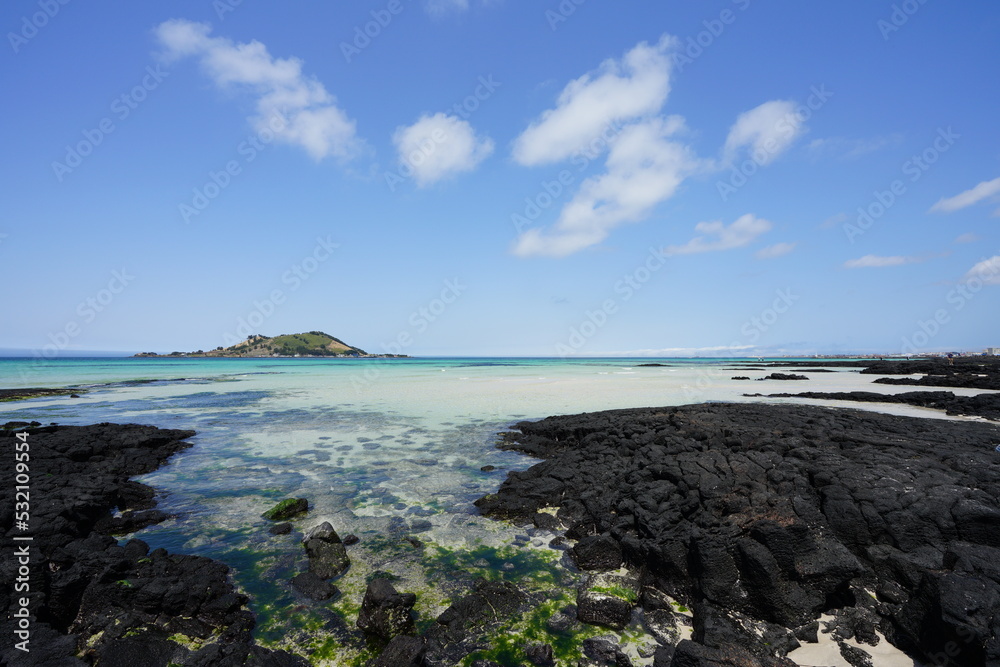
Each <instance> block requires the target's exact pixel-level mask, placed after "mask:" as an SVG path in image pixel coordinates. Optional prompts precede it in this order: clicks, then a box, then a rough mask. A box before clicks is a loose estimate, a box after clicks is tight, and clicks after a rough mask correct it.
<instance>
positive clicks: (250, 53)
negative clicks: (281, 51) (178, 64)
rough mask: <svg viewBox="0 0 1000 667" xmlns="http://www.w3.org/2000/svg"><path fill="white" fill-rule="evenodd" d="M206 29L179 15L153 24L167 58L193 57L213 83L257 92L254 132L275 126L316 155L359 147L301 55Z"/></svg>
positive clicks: (351, 152) (346, 154)
mask: <svg viewBox="0 0 1000 667" xmlns="http://www.w3.org/2000/svg"><path fill="white" fill-rule="evenodd" d="M210 32H211V26H209V25H208V24H205V23H195V22H193V21H187V20H183V19H174V20H170V21H165V22H164V23H161V24H160V25H159V26H157V28H156V30H155V33H156V36H157V39H158V40H159V42H160V44H161V45H163V46H164V47H165V49H166V51H165V53H164V56H165V57H166V58H167V59H168V60H178V59H181V58H186V57H195V58H198V59H199V62H200V63H201V66H202V68H203V69H204V70H205V72H206V73H207V74H208V75H209V76H210V77H211V78H212V80H213V81H214V82H215V84H216V85H217V86H218V87H220V88H223V89H236V90H239V91H247V92H250V93H252V94H254V95H256V97H257V103H256V111H257V113H256V115H255V116H253V117H251V118H250V119H249V120H250V123H251V125H252V126H253V127H254V128H255V129H256V130H257V131H258V132H264V131H268V132H274V134H275V136H276V137H277V138H278V139H280V140H282V141H284V142H286V143H290V144H294V145H297V146H299V147H301V148H303V149H305V151H306V152H307V153H309V155H310V156H312V157H313V158H314V159H316V160H321V159H323V158H325V157H329V156H334V157H337V158H340V159H349V158H351V157H354V156H355V155H356V154H357V153H358V151H359V150H360V148H361V145H362V142H361V141H360V140H359V139H358V138H357V136H356V129H355V124H354V121H352V120H351V119H350V118H348V117H347V115H346V114H345V113H344V112H343V111H342V110H341V109H340V108H339V107H337V105H336V100H335V99H334V97H333V96H332V95H330V93H328V92H327V90H326V88H324V86H323V84H322V83H320V82H319V81H317V80H316V79H314V78H313V77H310V76H306V75H304V74H303V73H302V61H300V60H298V59H297V58H274V57H273V56H271V55H270V54H269V53H268V51H267V47H266V46H264V45H263V44H261V43H260V42H258V41H252V42H249V43H246V44H238V43H235V42H233V41H232V40H230V39H227V38H224V37H211V36H210V34H209V33H210Z"/></svg>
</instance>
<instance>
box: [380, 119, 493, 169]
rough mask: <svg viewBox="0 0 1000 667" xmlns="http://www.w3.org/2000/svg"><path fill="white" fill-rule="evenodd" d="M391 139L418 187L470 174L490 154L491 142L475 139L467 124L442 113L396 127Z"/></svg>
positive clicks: (491, 150) (489, 140)
mask: <svg viewBox="0 0 1000 667" xmlns="http://www.w3.org/2000/svg"><path fill="white" fill-rule="evenodd" d="M392 140H393V143H394V144H395V145H396V150H397V152H398V154H399V161H400V162H401V163H405V164H408V165H409V166H410V167H411V168H412V170H413V177H414V179H415V180H416V182H417V185H418V186H420V187H425V186H428V185H431V184H433V183H437V182H438V181H440V180H443V179H445V178H448V177H449V176H453V175H455V174H458V173H461V172H464V171H472V170H473V169H475V167H476V165H478V164H479V163H480V162H482V161H483V160H485V159H486V158H487V157H489V155H490V154H491V153H492V152H493V141H492V140H491V139H489V138H479V137H477V136H476V133H475V130H473V129H472V125H470V124H469V122H468V121H465V120H461V119H459V118H457V117H455V116H449V115H447V114H444V113H438V114H435V115H433V116H429V115H425V116H422V117H421V118H420V119H419V120H418V121H417V122H416V123H414V124H413V125H410V126H406V127H399V128H397V129H396V133H395V134H394V135H393V138H392Z"/></svg>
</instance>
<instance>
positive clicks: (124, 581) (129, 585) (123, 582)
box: [115, 579, 132, 588]
mask: <svg viewBox="0 0 1000 667" xmlns="http://www.w3.org/2000/svg"><path fill="white" fill-rule="evenodd" d="M115 583H116V584H118V585H119V586H121V587H123V588H132V582H131V581H129V580H128V579H119V580H118V581H116V582H115Z"/></svg>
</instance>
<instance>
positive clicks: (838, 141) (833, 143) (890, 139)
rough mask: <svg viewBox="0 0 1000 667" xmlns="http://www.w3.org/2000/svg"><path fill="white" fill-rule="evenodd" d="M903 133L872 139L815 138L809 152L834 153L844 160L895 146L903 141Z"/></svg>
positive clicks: (820, 155)
mask: <svg viewBox="0 0 1000 667" xmlns="http://www.w3.org/2000/svg"><path fill="white" fill-rule="evenodd" d="M902 140H903V135H901V134H891V135H888V136H882V137H873V138H871V139H846V138H844V137H828V138H826V139H814V140H812V141H810V142H809V146H808V149H809V152H810V153H811V154H812V155H813V156H814V157H822V156H824V155H832V156H835V157H839V158H841V159H844V160H853V159H855V158H859V157H862V156H864V155H868V154H869V153H874V152H876V151H880V150H882V149H883V148H888V147H889V146H895V145H897V144H899V143H900V142H902Z"/></svg>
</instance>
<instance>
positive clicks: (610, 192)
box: [514, 118, 698, 257]
mask: <svg viewBox="0 0 1000 667" xmlns="http://www.w3.org/2000/svg"><path fill="white" fill-rule="evenodd" d="M681 126H682V121H681V120H680V119H679V118H667V119H664V118H655V119H652V120H649V121H647V122H645V123H640V124H636V125H630V126H628V127H626V128H625V129H624V130H622V132H621V134H619V135H618V136H617V137H616V138H615V139H614V141H613V142H612V144H611V152H610V153H609V155H608V159H607V171H606V172H605V173H603V174H601V175H600V176H595V177H593V178H588V179H587V180H586V181H584V182H583V184H582V185H581V186H580V189H579V190H578V191H577V193H576V194H575V195H574V197H573V199H572V200H570V202H569V203H567V204H566V206H565V207H563V209H562V212H561V213H560V216H559V220H558V222H557V223H556V224H555V225H554V227H553V228H552V230H551V231H543V230H540V229H531V230H528V231H527V232H525V233H524V234H522V235H521V236H520V237H519V238H518V240H517V242H516V244H515V246H514V254H516V255H519V256H521V257H527V256H531V255H546V256H550V257H563V256H566V255H569V254H572V253H574V252H577V251H579V250H582V249H584V248H587V247H589V246H592V245H594V244H596V243H600V242H601V241H603V240H604V239H605V238H606V237H607V236H608V234H609V233H610V231H611V230H612V229H614V228H615V227H617V226H619V225H622V224H625V223H628V222H636V221H638V220H641V219H643V218H645V217H646V216H648V215H649V214H650V212H651V211H652V209H653V207H655V206H656V205H657V204H659V203H660V202H661V201H663V200H665V199H667V198H669V197H670V196H671V195H673V194H674V192H675V191H676V190H677V188H678V186H680V184H681V182H682V181H683V180H684V178H685V177H686V176H687V175H688V174H689V173H691V172H692V171H693V170H695V169H697V165H698V161H697V159H696V158H695V157H694V155H693V154H692V152H691V151H690V150H689V149H688V148H687V147H686V146H684V145H682V144H680V143H677V142H675V141H671V140H670V137H671V135H673V134H674V133H675V132H677V131H678V130H679V129H680V128H681Z"/></svg>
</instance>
